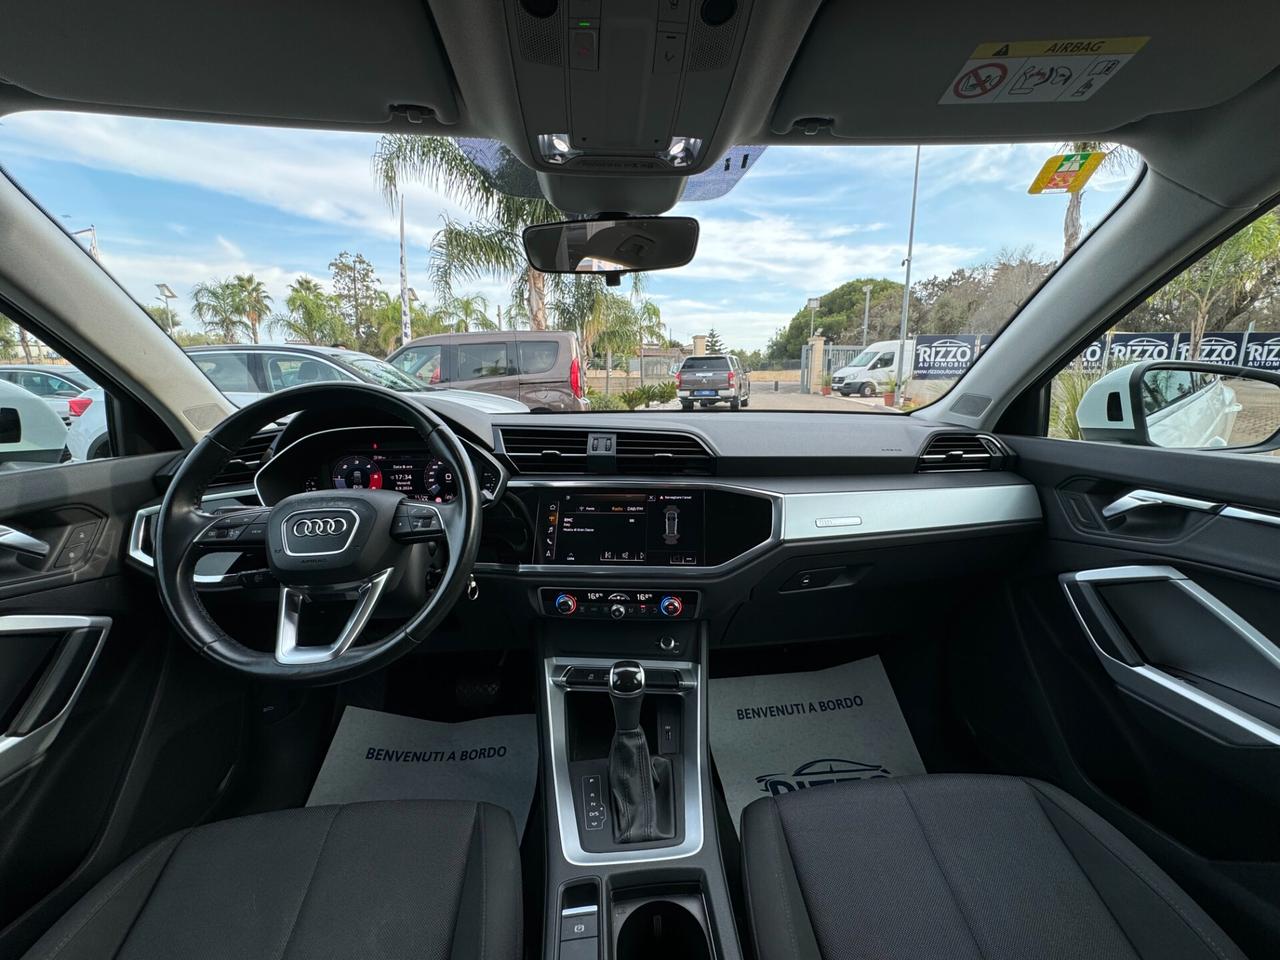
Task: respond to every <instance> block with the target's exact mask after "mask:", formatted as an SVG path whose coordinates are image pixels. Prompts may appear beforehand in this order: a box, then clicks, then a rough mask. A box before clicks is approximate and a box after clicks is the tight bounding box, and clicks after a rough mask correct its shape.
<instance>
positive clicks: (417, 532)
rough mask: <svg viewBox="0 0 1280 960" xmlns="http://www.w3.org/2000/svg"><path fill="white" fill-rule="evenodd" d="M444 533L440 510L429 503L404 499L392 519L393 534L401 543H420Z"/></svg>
mask: <svg viewBox="0 0 1280 960" xmlns="http://www.w3.org/2000/svg"><path fill="white" fill-rule="evenodd" d="M443 533H444V523H443V522H442V521H441V519H440V512H439V511H438V510H436V508H435V507H433V506H431V505H430V504H427V503H414V502H413V501H410V500H404V501H402V502H401V503H400V505H399V506H397V507H396V512H395V515H394V516H393V517H392V519H391V536H393V537H394V538H395V539H396V540H399V541H400V542H401V543H420V542H421V541H423V540H431V539H434V538H435V537H438V536H440V535H441V534H443Z"/></svg>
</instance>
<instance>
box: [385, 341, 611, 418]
mask: <svg viewBox="0 0 1280 960" xmlns="http://www.w3.org/2000/svg"><path fill="white" fill-rule="evenodd" d="M387 362H388V363H390V364H391V365H392V366H394V367H396V368H397V369H399V370H403V371H404V372H405V373H407V374H409V375H410V376H412V377H416V378H417V379H418V380H420V381H422V382H423V383H424V384H430V385H432V386H435V385H448V386H450V387H456V388H459V389H463V390H479V391H482V392H484V393H496V394H499V395H501V396H505V397H510V398H511V399H513V400H519V401H520V402H521V403H523V404H525V405H526V406H527V407H529V409H531V410H535V411H538V410H568V411H576V410H588V409H590V403H589V402H588V401H587V399H586V379H585V377H584V373H585V371H584V369H583V365H582V360H581V356H580V354H579V351H578V337H577V334H574V333H570V332H567V331H562V330H518V331H517V330H506V331H502V330H493V331H480V332H475V333H439V334H434V335H432V336H429V337H418V338H417V339H416V340H410V341H409V342H408V343H407V344H405V345H404V346H403V347H401V348H400V349H399V350H397V351H395V352H394V353H392V354H391V356H389V357H387Z"/></svg>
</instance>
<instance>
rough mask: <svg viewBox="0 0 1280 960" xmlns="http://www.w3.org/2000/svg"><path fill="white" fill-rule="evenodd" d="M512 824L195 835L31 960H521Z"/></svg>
mask: <svg viewBox="0 0 1280 960" xmlns="http://www.w3.org/2000/svg"><path fill="white" fill-rule="evenodd" d="M521 922H522V921H521V907H520V858H519V852H518V849H517V844H516V834H515V827H514V826H513V824H512V822H511V815H510V814H509V813H507V812H506V811H505V810H503V809H500V808H498V807H494V806H491V805H489V804H484V803H463V802H454V801H442V800H412V801H396V802H388V803H361V804H352V805H350V806H333V807H310V808H306V809H301V810H284V811H280V812H276V813H267V814H261V815H257V816H251V817H242V818H240V819H236V820H226V821H223V822H220V823H212V824H209V825H207V826H202V827H197V828H195V829H192V830H186V831H183V832H182V833H177V834H174V835H172V836H170V837H166V838H165V839H163V840H160V841H158V842H156V843H154V844H152V845H151V846H150V847H148V848H146V849H144V850H142V851H140V852H139V853H138V854H136V855H135V856H134V857H132V858H131V859H130V860H128V861H126V862H125V863H124V864H122V865H121V866H119V867H118V868H116V869H115V870H114V871H112V872H111V873H110V874H109V875H108V876H107V877H106V878H105V879H104V880H102V882H101V883H99V884H98V885H97V886H95V887H94V888H93V889H92V890H91V891H90V892H89V893H88V894H87V895H86V896H85V897H84V898H83V899H82V900H81V901H80V902H79V903H77V904H76V905H75V906H74V907H73V908H72V909H71V910H70V911H69V912H68V913H67V914H66V916H64V917H63V918H62V919H61V920H59V921H58V923H56V924H55V925H54V926H53V928H52V929H50V930H49V931H48V932H47V933H46V934H45V936H44V937H42V938H41V940H40V941H39V942H38V943H36V945H35V946H34V947H33V948H32V949H31V951H30V952H28V954H27V958H28V960H108V958H119V960H160V958H165V960H168V958H172V960H203V958H228V960H230V958H235V960H259V958H261V960H295V958H304V957H305V958H325V957H334V958H338V957H342V958H350V957H360V958H362V960H382V958H397V960H400V958H404V960H408V958H414V960H454V958H459V960H461V958H468V960H475V958H480V960H490V958H494V960H498V958H500V960H519V957H520V937H521Z"/></svg>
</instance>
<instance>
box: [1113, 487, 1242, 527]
mask: <svg viewBox="0 0 1280 960" xmlns="http://www.w3.org/2000/svg"><path fill="white" fill-rule="evenodd" d="M1143 507H1181V508H1182V509H1183V510H1196V511H1199V512H1200V513H1216V512H1217V511H1218V510H1220V509H1221V508H1222V504H1220V503H1214V502H1213V501H1212V500H1198V499H1196V498H1195V497H1182V496H1179V495H1178V494H1176V493H1162V492H1161V491H1159V490H1130V491H1129V492H1128V493H1126V494H1125V495H1124V496H1122V497H1119V498H1117V499H1116V500H1114V501H1112V502H1111V503H1109V504H1107V505H1106V506H1105V507H1103V508H1102V516H1103V517H1104V518H1106V519H1108V520H1110V519H1112V518H1113V517H1122V516H1124V515H1125V514H1127V513H1132V512H1133V511H1134V510H1141V509H1142V508H1143Z"/></svg>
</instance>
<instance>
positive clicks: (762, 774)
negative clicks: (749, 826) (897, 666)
mask: <svg viewBox="0 0 1280 960" xmlns="http://www.w3.org/2000/svg"><path fill="white" fill-rule="evenodd" d="M709 696H710V700H709V707H708V709H709V726H710V737H711V753H712V755H713V756H714V757H715V762H716V769H717V770H718V771H719V773H720V780H721V782H722V783H723V784H724V789H725V799H726V800H727V801H728V804H729V813H730V814H731V815H732V817H733V825H734V827H738V826H739V819H740V818H741V815H742V808H743V807H745V806H746V805H747V804H748V803H750V802H751V801H752V800H755V799H757V798H758V797H763V796H767V795H769V794H774V795H779V794H783V793H790V792H791V791H793V790H805V789H809V788H810V787H816V786H820V785H822V784H827V783H834V782H838V781H842V780H866V779H871V778H875V777H893V776H902V775H904V774H909V773H924V772H925V770H924V764H923V763H922V762H921V760H920V754H919V753H918V752H917V751H916V745H915V741H914V740H912V738H911V731H910V730H909V729H908V728H907V721H906V720H905V719H904V718H903V716H902V709H901V708H900V707H899V706H898V698H897V697H896V696H894V693H893V687H892V686H891V685H890V683H889V677H888V675H887V674H886V673H885V672H884V667H883V665H881V663H880V658H879V657H867V658H866V659H865V660H855V661H853V662H852V663H846V664H842V665H841V666H838V667H832V668H831V669H830V670H813V671H810V672H806V673H775V674H765V675H760V676H752V677H723V678H718V679H717V678H713V679H712V680H711V689H710V694H709Z"/></svg>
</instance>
